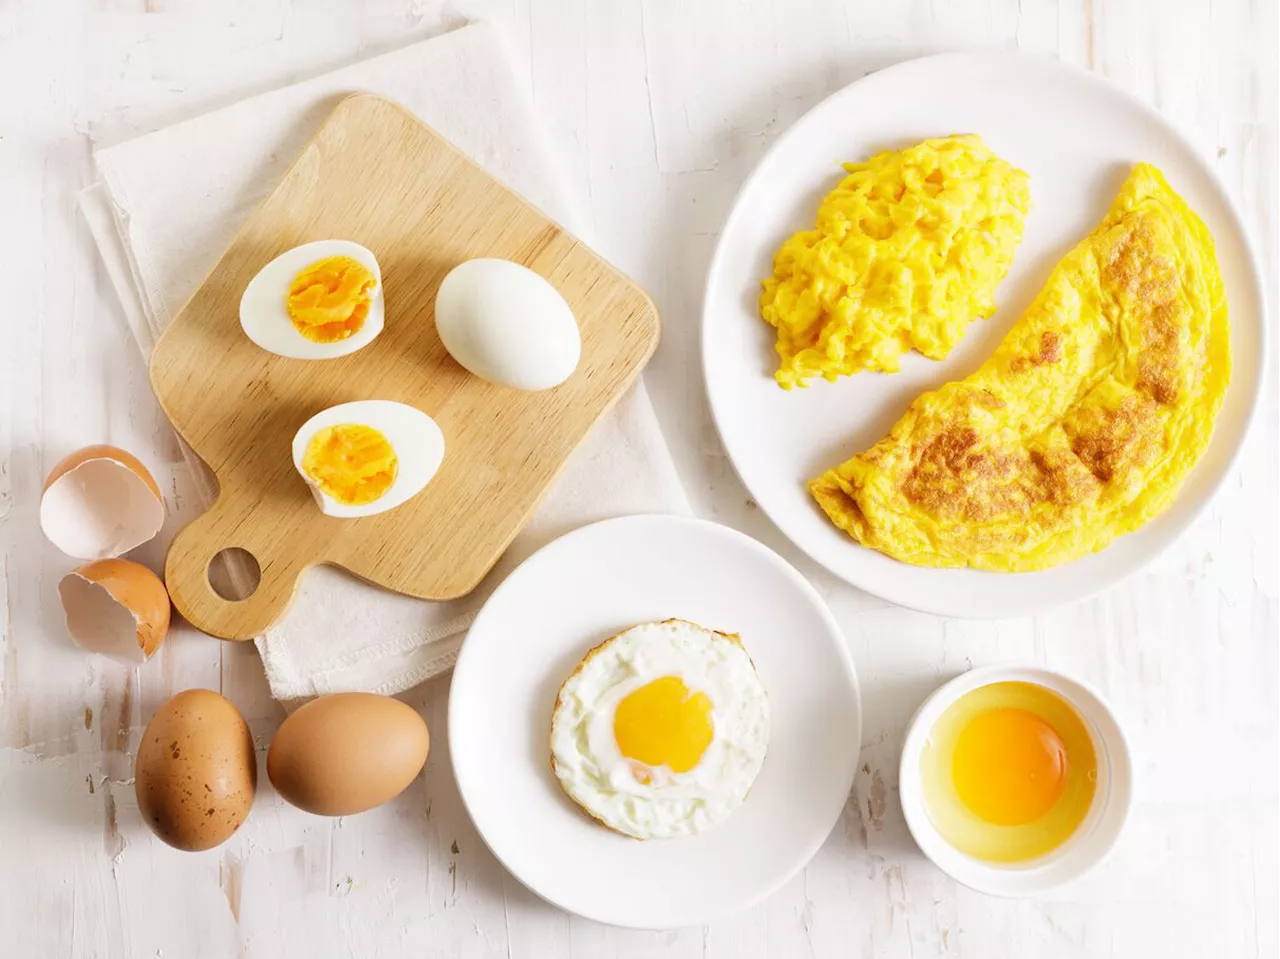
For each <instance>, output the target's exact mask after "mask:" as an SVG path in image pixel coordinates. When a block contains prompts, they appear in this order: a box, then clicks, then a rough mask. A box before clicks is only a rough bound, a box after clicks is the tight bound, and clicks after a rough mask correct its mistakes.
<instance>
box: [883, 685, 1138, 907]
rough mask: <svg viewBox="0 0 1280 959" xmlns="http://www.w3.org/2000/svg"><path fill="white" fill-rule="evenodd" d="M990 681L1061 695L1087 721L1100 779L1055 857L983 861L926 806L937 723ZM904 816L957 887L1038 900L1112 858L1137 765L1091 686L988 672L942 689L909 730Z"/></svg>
mask: <svg viewBox="0 0 1280 959" xmlns="http://www.w3.org/2000/svg"><path fill="white" fill-rule="evenodd" d="M991 683H1034V684H1035V685H1037V686H1043V687H1045V688H1046V689H1050V690H1052V691H1053V692H1055V693H1057V694H1058V695H1059V696H1060V697H1061V698H1062V699H1064V700H1066V701H1067V702H1068V703H1070V704H1071V705H1072V706H1073V707H1075V710H1076V712H1077V713H1078V714H1079V715H1080V717H1081V718H1082V719H1083V720H1084V725H1085V728H1086V729H1087V730H1088V731H1089V736H1090V737H1091V738H1092V739H1093V747H1094V752H1095V753H1096V755H1097V757H1098V781H1097V789H1096V791H1095V792H1094V797H1093V805H1092V806H1091V807H1090V808H1089V813H1088V815H1086V816H1085V818H1084V821H1083V822H1082V823H1081V824H1080V826H1079V828H1078V829H1076V831H1075V833H1073V834H1072V835H1071V836H1070V837H1069V838H1068V839H1067V841H1066V842H1064V843H1063V844H1062V845H1061V846H1060V847H1058V848H1057V849H1055V850H1054V851H1053V852H1051V853H1049V854H1047V855H1045V856H1041V857H1039V858H1038V859H1035V860H1032V861H1031V862H1027V863H1020V864H1017V865H1002V864H997V863H989V862H983V861H981V860H979V859H974V858H973V857H972V856H968V855H966V854H964V853H962V852H960V851H959V850H958V849H956V848H955V847H954V846H952V845H951V844H950V843H949V842H947V840H946V839H944V838H943V837H942V834H941V833H939V832H938V830H937V829H936V828H935V827H934V825H933V820H931V819H930V818H929V810H928V808H927V807H926V805H925V798H924V787H923V784H922V779H921V775H920V755H921V753H922V752H923V751H924V746H925V742H926V741H927V740H928V738H929V733H930V732H931V731H932V730H933V727H934V725H935V724H936V723H937V722H938V718H939V717H940V716H941V715H942V714H943V713H944V712H946V711H947V708H948V707H949V706H950V705H951V704H952V703H954V702H955V701H956V700H957V699H959V698H960V697H961V696H963V695H965V694H966V693H969V692H972V691H973V690H975V689H977V688H978V687H980V686H989V685H990V684H991ZM898 793H899V796H900V797H901V801H902V814H903V816H904V817H905V818H906V821H907V828H908V829H909V830H910V831H911V835H912V837H913V838H914V839H915V841H916V845H918V846H919V847H920V849H921V851H923V852H924V854H925V855H926V856H928V857H929V858H930V859H931V860H933V862H934V864H935V865H936V866H937V867H938V868H939V869H941V870H942V871H943V872H945V873H946V874H947V875H949V876H950V877H951V878H952V879H955V880H956V881H957V882H962V883H964V884H965V885H966V886H968V887H969V888H970V889H975V890H977V891H978V892H983V893H987V894H988V895H992V896H1006V897H1009V898H1022V897H1024V896H1037V895H1040V894H1042V893H1045V892H1048V891H1050V890H1052V889H1056V888H1057V887H1059V886H1062V885H1064V884H1066V883H1068V882H1072V881H1074V880H1076V879H1079V878H1080V877H1081V876H1083V875H1084V874H1085V873H1087V872H1089V871H1090V870H1091V869H1093V868H1094V867H1095V866H1097V865H1098V864H1099V863H1101V862H1102V861H1103V860H1104V859H1106V857H1107V856H1108V855H1109V854H1110V853H1111V850H1112V848H1113V847H1114V846H1115V844H1116V841H1117V840H1118V839H1119V838H1120V833H1121V832H1122V831H1123V830H1124V825H1125V823H1126V822H1127V821H1128V819H1129V813H1130V811H1131V810H1132V808H1133V760H1132V759H1131V757H1130V755H1129V742H1128V740H1127V739H1126V738H1125V735H1124V729H1123V728H1122V727H1121V726H1120V723H1119V721H1118V720H1117V719H1116V717H1115V714H1114V713H1112V712H1111V708H1110V707H1109V706H1108V705H1107V703H1106V701H1105V700H1104V699H1103V698H1102V696H1101V695H1099V694H1098V692H1097V691H1096V690H1095V689H1093V687H1091V686H1089V685H1087V684H1085V683H1083V682H1081V681H1080V680H1078V679H1072V678H1071V677H1069V676H1064V675H1063V674H1062V673H1058V672H1055V671H1053V670H1051V669H1045V668H1044V667H1042V666H1001V665H996V666H983V667H979V668H978V669H971V670H969V671H968V672H967V673H961V674H960V675H959V676H957V677H956V678H955V679H953V680H951V681H950V682H949V683H946V684H944V685H943V686H941V687H939V688H938V689H936V690H935V691H934V692H933V693H932V694H931V695H930V696H929V698H928V699H926V700H925V701H924V702H923V703H922V704H921V706H920V708H919V709H918V710H916V714H915V716H913V717H912V718H911V722H910V724H909V725H908V727H907V736H906V739H905V740H904V742H903V745H902V760H901V766H900V768H899V770H898Z"/></svg>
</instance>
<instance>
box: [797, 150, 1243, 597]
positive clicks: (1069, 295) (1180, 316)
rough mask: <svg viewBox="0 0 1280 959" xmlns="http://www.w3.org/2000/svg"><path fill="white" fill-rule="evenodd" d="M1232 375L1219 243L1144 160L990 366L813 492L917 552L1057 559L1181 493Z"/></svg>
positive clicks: (952, 387)
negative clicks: (1217, 250)
mask: <svg viewBox="0 0 1280 959" xmlns="http://www.w3.org/2000/svg"><path fill="white" fill-rule="evenodd" d="M1230 379H1231V344H1230V328H1229V324H1228V320H1227V301H1226V294H1225V292H1224V290H1223V285H1222V277H1221V276H1220V275H1219V273H1218V263H1217V259H1216V257H1215V255H1214V247H1213V238H1212V237H1211V236H1210V234H1209V231H1208V230H1207V229H1206V228H1205V225H1204V224H1203V223H1202V222H1201V221H1200V219H1199V217H1197V216H1196V215H1195V213H1194V212H1192V210H1191V209H1190V207H1188V206H1187V204H1186V203H1185V202H1183V200H1182V199H1181V198H1180V197H1179V196H1178V195H1177V194H1176V193H1175V192H1174V191H1173V190H1172V189H1171V188H1170V186H1169V184H1168V183H1167V182H1166V181H1165V179H1164V177H1163V175H1161V173H1160V171H1159V170H1157V169H1156V168H1155V167H1153V166H1151V165H1150V164H1146V163H1140V164H1138V165H1137V166H1136V167H1135V168H1134V169H1133V171H1132V172H1131V173H1130V175H1129V178H1128V180H1127V181H1126V182H1125V184H1124V186H1123V187H1122V188H1121V190H1120V193H1119V195H1118V196H1117V197H1116V199H1115V201H1114V202H1113V203H1112V205H1111V209H1110V211H1109V212H1108V213H1107V215H1106V217H1105V218H1104V219H1103V221H1102V223H1101V224H1100V225H1099V226H1098V227H1097V229H1095V230H1094V231H1093V233H1091V234H1090V235H1089V236H1088V237H1086V238H1085V239H1084V240H1083V241H1082V242H1081V243H1080V244H1079V245H1078V246H1076V248H1075V249H1073V250H1072V251H1071V252H1070V253H1068V254H1067V255H1066V257H1065V258H1063V260H1062V261H1061V262H1059V263H1058V265H1057V266H1056V267H1055V268H1054V271H1053V273H1052V274H1051V275H1050V277H1049V280H1048V282H1047V283H1046V285H1045V287H1044V288H1043V289H1042V290H1041V291H1040V293H1039V295H1038V296H1037V297H1036V299H1035V301H1034V302H1033V303H1032V304H1031V306H1030V307H1028V308H1027V310H1026V312H1025V313H1023V315H1022V316H1021V318H1019V320H1018V321H1017V323H1015V324H1014V326H1013V328H1012V329H1011V330H1010V331H1009V333H1008V335H1007V336H1006V337H1005V339H1004V341H1003V342H1002V343H1001V344H1000V346H999V347H998V348H997V349H996V351H995V353H994V354H993V355H992V356H991V357H990V359H988V360H987V362H986V363H984V364H983V365H982V367H981V368H979V369H978V371H977V372H976V373H974V374H973V375H972V376H970V377H968V378H967V379H964V380H960V381H959V382H955V383H948V384H947V385H945V386H943V387H942V388H940V389H938V390H935V391H933V392H929V393H925V394H924V395H922V396H920V397H918V398H917V399H916V400H915V401H914V402H913V403H912V404H911V406H910V407H909V408H908V409H907V412H906V414H905V415H904V416H903V417H902V419H901V420H899V421H898V423H897V424H896V425H895V426H894V427H893V428H892V429H891V430H890V431H889V435H888V436H886V437H885V438H884V439H882V440H881V441H880V442H879V443H877V444H876V445H875V446H873V447H872V448H871V449H869V450H867V451H865V452H863V453H859V454H857V455H855V456H854V457H852V458H851V459H849V460H848V461H847V462H845V463H843V464H842V465H840V466H838V467H836V468H834V469H831V470H828V471H827V472H825V473H823V474H822V475H821V476H819V477H818V478H817V479H815V480H813V481H812V482H811V483H810V484H809V489H810V491H811V492H812V494H813V496H814V498H815V499H816V500H817V501H818V504H819V505H820V506H821V507H822V509H823V510H824V511H825V512H826V514H827V516H828V517H829V518H830V519H831V521H832V522H833V523H834V524H835V525H836V526H838V527H839V528H840V529H842V530H844V531H845V532H847V533H848V534H849V535H850V536H852V537H853V538H854V539H855V540H856V541H857V542H859V543H861V544H862V545H864V546H868V547H871V548H872V549H876V550H880V551H881V552H883V553H886V554H888V555H889V556H892V557H894V558H896V559H899V560H902V561H904V562H908V563H915V564H918V565H921V566H971V567H974V568H978V569H988V570H996V571H1002V572H1023V571H1028V570H1037V569H1045V568H1047V567H1051V566H1055V565H1058V564H1060V563H1065V562H1068V561H1070V560H1074V559H1078V558H1079V557H1081V556H1085V555H1087V554H1089V553H1091V552H1095V551H1097V550H1100V549H1102V548H1103V547H1105V546H1106V545H1107V544H1108V543H1110V542H1111V541H1112V540H1114V539H1115V538H1116V537H1118V536H1122V535H1124V534H1126V533H1130V532H1133V531H1134V530H1136V529H1138V528H1140V527H1141V526H1143V525H1144V524H1145V523H1147V522H1148V521H1149V520H1151V519H1152V518H1153V517H1155V516H1157V515H1159V514H1160V513H1161V512H1163V511H1164V510H1165V509H1166V508H1167V507H1168V506H1169V504H1170V503H1172V502H1173V498H1174V495H1175V494H1176V493H1177V491H1178V488H1179V486H1181V484H1182V481H1183V479H1184V478H1185V477H1186V475H1187V473H1188V472H1190V471H1191V469H1192V467H1194V466H1195V464H1196V461H1197V460H1199V459H1200V456H1201V454H1203V453H1204V450H1205V447H1207V446H1208V444H1209V438H1210V436H1211V435H1212V433H1213V424H1214V420H1215V418H1216V417H1217V415H1218V410H1219V408H1220V407H1221V406H1222V400H1223V397H1224V395H1225V394H1226V391H1227V385H1228V383H1229V382H1230Z"/></svg>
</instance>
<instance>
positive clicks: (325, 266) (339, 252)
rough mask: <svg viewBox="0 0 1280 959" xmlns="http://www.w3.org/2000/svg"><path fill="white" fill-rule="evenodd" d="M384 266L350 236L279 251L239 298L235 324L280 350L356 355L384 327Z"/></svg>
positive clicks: (300, 356) (319, 356)
mask: <svg viewBox="0 0 1280 959" xmlns="http://www.w3.org/2000/svg"><path fill="white" fill-rule="evenodd" d="M384 321H385V307H384V304H383V296H382V271H381V270H380V269H379V267H378V261H377V259H376V258H375V257H374V255H373V253H371V252H370V251H369V250H367V249H365V248H364V247H363V246H361V245H360V244H358V243H352V242H351V241H349V240H317V241H316V242H314V243H304V244H303V245H302V246H297V247H294V248H293V249H292V250H287V251H286V252H284V253H281V254H280V255H279V256H278V257H276V258H275V259H274V260H272V261H271V262H270V263H268V264H267V265H266V266H264V267H263V268H262V269H261V270H259V271H258V275H257V276H255V277H254V278H253V279H252V280H250V281H249V285H248V286H247V287H245V291H244V295H243V296H241V298H240V326H241V327H243V329H244V332H245V335H246V336H247V337H249V339H251V340H253V342H254V343H256V344H258V346H260V347H262V348H263V349H264V350H267V351H269V352H271V353H275V354H276V355H278V356H285V357H289V358H291V359H296V360H327V359H332V358H334V357H338V356H346V355H347V354H348V353H354V352H355V351H356V350H358V349H360V348H361V347H363V346H367V345H368V344H370V343H372V342H373V340H374V338H375V337H376V336H377V335H378V334H379V333H381V332H382V326H383V323H384Z"/></svg>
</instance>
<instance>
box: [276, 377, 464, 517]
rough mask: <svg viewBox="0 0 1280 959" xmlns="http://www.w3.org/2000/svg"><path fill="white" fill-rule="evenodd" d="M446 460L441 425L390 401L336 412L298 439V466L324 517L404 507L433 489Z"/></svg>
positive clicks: (320, 416)
mask: <svg viewBox="0 0 1280 959" xmlns="http://www.w3.org/2000/svg"><path fill="white" fill-rule="evenodd" d="M443 459H444V434H443V433H441V431H440V427H439V426H438V425H436V421H435V420H433V419H432V418H431V417H430V416H428V415H427V414H426V413H424V412H422V411H421V410H418V409H414V408H413V407H412V406H406V405H405V404H403V403H396V402H393V401H391V400H358V401H356V402H354V403H342V404H341V405H339V406H332V407H330V408H329V409H327V410H324V411H323V412H320V413H317V414H316V415H315V416H313V417H311V419H309V420H307V422H306V423H304V424H303V425H302V428H301V429H300V430H298V432H297V435H295V436H294V438H293V465H294V466H295V467H296V468H297V470H298V473H299V474H300V475H301V476H302V478H303V479H304V480H306V482H307V485H308V486H309V487H310V488H311V492H312V494H313V495H314V496H315V499H316V502H317V503H318V504H319V506H320V510H321V512H323V513H324V514H325V515H326V516H336V517H356V516H373V515H375V514H377V513H382V512H385V511H386V510H389V509H392V508H393V507H396V506H399V505H400V504H401V503H404V502H406V501H407V500H409V499H411V498H412V497H413V496H416V495H417V494H418V493H419V492H420V491H421V490H422V488H423V487H424V486H426V485H427V483H428V482H430V481H431V478H432V477H433V476H435V474H436V470H438V469H439V468H440V462H441V461H442V460H443Z"/></svg>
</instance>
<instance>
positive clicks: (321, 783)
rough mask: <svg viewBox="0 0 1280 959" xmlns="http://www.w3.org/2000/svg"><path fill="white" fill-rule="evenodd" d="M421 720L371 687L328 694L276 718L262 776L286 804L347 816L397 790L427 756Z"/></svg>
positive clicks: (409, 781) (408, 779)
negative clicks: (370, 690)
mask: <svg viewBox="0 0 1280 959" xmlns="http://www.w3.org/2000/svg"><path fill="white" fill-rule="evenodd" d="M428 745H429V740H428V736H427V724H426V723H424V722H423V721H422V717H421V716H419V715H418V714H417V712H416V711H415V710H414V709H412V708H411V707H409V706H406V705H405V704H404V703H402V702H400V701H399V700H396V699H391V698H390V697H389V696H375V695H374V694H373V693H335V694H333V695H332V696H322V697H320V698H319V699H314V700H312V701H311V702H309V703H307V704H306V705H305V706H301V707H299V708H298V710H297V711H296V712H295V713H294V714H293V715H292V716H290V717H289V718H288V719H286V720H285V721H284V722H283V723H281V725H280V730H279V731H278V732H277V733H276V738H275V739H274V740H273V741H272V743H271V750H270V752H268V753H267V776H268V777H269V778H270V779H271V784H272V785H273V786H275V787H276V790H277V791H278V792H279V793H280V795H281V796H283V797H284V798H285V799H287V800H288V801H289V802H291V803H293V805H295V806H297V807H298V808H299V809H305V810H306V811H307V812H311V813H315V814H316V815H318V816H350V815H353V814H354V813H358V812H364V811H365V810H366V809H372V808H373V807H374V806H380V805H382V804H383V803H384V802H387V801H388V800H389V799H393V798H395V797H396V796H398V795H399V794H400V793H401V792H402V791H403V790H404V788H405V787H406V786H408V785H409V783H411V782H413V779H414V777H415V776H417V775H418V772H419V771H420V770H421V769H422V765H423V763H425V762H426V761H427V748H428Z"/></svg>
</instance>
